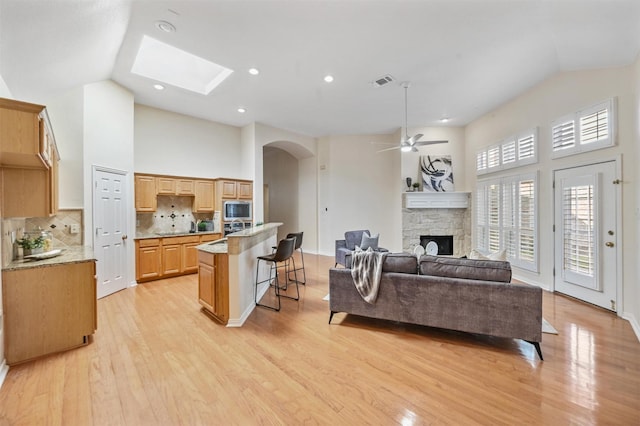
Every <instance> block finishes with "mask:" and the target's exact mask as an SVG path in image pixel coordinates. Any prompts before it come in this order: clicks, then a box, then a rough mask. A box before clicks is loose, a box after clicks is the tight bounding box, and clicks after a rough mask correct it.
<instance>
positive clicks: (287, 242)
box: [254, 238, 300, 311]
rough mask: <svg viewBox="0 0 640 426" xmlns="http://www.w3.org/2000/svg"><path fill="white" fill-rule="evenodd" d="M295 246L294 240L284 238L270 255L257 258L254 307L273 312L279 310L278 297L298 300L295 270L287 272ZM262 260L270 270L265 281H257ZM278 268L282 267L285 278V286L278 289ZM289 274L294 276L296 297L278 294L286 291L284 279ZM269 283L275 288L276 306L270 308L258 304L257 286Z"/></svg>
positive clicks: (298, 293)
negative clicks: (267, 264)
mask: <svg viewBox="0 0 640 426" xmlns="http://www.w3.org/2000/svg"><path fill="white" fill-rule="evenodd" d="M295 244H296V239H295V238H285V239H282V240H280V242H279V243H278V246H277V247H276V251H275V252H274V253H271V254H266V255H264V256H258V263H257V265H256V286H255V290H254V301H255V303H256V306H262V307H264V308H269V309H273V310H274V311H279V310H280V297H286V298H287V299H293V300H300V290H299V289H298V281H297V278H298V276H297V273H296V271H295V270H293V271H289V261H290V259H291V256H292V255H293V251H294V247H295ZM261 260H263V261H265V262H269V263H270V264H271V268H270V269H269V278H267V279H266V280H262V281H258V272H259V271H260V261H261ZM278 267H284V268H285V270H284V276H285V286H283V287H280V282H279V280H278ZM274 269H275V277H274V276H273V271H274ZM289 272H293V273H294V276H295V280H292V281H293V282H295V283H296V297H292V296H287V295H284V294H282V295H281V294H280V290H286V289H287V283H286V277H288V276H289ZM274 280H275V284H271V282H272V281H274ZM265 282H269V285H270V286H271V285H273V286H274V288H275V294H276V300H277V305H276V306H271V305H266V304H263V303H259V302H258V285H260V284H262V283H265Z"/></svg>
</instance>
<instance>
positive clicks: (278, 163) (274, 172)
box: [263, 146, 304, 242]
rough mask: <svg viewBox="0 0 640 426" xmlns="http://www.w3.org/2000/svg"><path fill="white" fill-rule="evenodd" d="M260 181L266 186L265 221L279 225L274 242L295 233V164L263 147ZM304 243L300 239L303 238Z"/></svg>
mask: <svg viewBox="0 0 640 426" xmlns="http://www.w3.org/2000/svg"><path fill="white" fill-rule="evenodd" d="M263 153H264V155H263V168H264V172H263V179H264V184H265V185H268V186H269V221H270V222H282V223H283V225H282V226H281V227H279V228H278V240H280V239H282V238H284V237H285V236H286V235H287V234H288V233H291V232H298V206H299V202H298V182H299V177H298V160H297V159H296V158H295V157H294V156H293V155H291V154H289V153H288V152H286V151H284V150H282V149H279V148H270V147H269V146H266V147H264V151H263ZM303 242H304V235H303Z"/></svg>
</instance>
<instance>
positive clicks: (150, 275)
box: [136, 238, 162, 282]
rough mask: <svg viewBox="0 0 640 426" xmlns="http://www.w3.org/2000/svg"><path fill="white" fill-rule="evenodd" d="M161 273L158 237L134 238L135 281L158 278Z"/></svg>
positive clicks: (160, 253)
mask: <svg viewBox="0 0 640 426" xmlns="http://www.w3.org/2000/svg"><path fill="white" fill-rule="evenodd" d="M161 275H162V252H161V251H160V238H149V239H145V240H136V281H139V282H140V281H149V280H152V279H158V278H160V277H161Z"/></svg>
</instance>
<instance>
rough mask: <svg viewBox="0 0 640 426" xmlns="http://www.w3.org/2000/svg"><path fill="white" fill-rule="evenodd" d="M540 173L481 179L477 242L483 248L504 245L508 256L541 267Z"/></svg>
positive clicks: (523, 264) (526, 265)
mask: <svg viewBox="0 0 640 426" xmlns="http://www.w3.org/2000/svg"><path fill="white" fill-rule="evenodd" d="M537 181H538V177H537V173H532V174H526V175H517V176H508V177H503V178H498V179H487V180H482V181H478V186H477V190H476V214H475V217H476V226H475V239H476V241H475V245H476V247H477V248H478V249H480V251H482V252H485V253H487V252H495V251H498V250H502V249H504V250H505V251H506V253H507V260H509V262H511V264H512V265H514V266H518V267H520V268H523V269H527V270H530V271H534V272H537V271H538V261H537V259H538V239H537V234H538V230H537V223H538V218H537V216H538V208H537V196H538V195H537Z"/></svg>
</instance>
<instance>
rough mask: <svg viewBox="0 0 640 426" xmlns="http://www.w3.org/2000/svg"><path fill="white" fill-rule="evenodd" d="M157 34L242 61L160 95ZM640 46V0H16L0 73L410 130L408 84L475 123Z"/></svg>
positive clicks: (363, 130)
mask: <svg viewBox="0 0 640 426" xmlns="http://www.w3.org/2000/svg"><path fill="white" fill-rule="evenodd" d="M159 20H164V21H168V22H170V23H171V24H173V26H174V27H175V28H176V31H175V32H171V33H167V32H163V31H161V30H160V29H158V28H157V26H156V22H157V21H159ZM145 34H146V35H148V36H151V37H153V38H156V39H158V40H161V41H163V42H165V43H168V44H170V45H173V46H175V47H178V48H180V49H183V50H185V51H187V52H190V53H193V54H195V55H199V56H201V57H203V58H206V59H208V60H210V61H213V62H215V63H218V64H220V65H223V66H225V67H228V68H231V69H232V70H234V72H233V73H232V74H231V76H230V77H229V78H228V79H227V80H225V81H224V82H223V83H222V84H221V85H219V86H218V87H217V88H216V89H214V90H213V91H212V92H211V93H210V94H208V95H206V96H205V95H201V94H196V93H191V92H188V91H186V90H183V89H179V88H176V87H172V86H167V87H166V89H165V90H163V91H157V90H155V89H154V88H153V87H152V85H153V83H154V81H152V80H149V79H146V78H144V77H140V76H138V75H135V74H132V73H131V72H130V71H131V67H132V64H133V61H134V57H135V53H136V52H137V49H138V47H139V45H140V42H141V40H142V37H143V35H145ZM639 52H640V1H637V0H612V1H606V0H598V1H594V0H582V1H577V0H576V1H571V0H556V1H541V0H522V1H505V0H501V1H488V0H466V1H461V0H425V1H403V0H379V1H354V0H340V1H302V0H285V1H270V0H262V1H248V0H235V1H215V0H210V1H207V0H200V1H188V0H187V1H185V0H182V1H153V0H145V1H137V0H133V1H131V0H95V1H90V0H0V75H1V76H2V77H3V79H4V80H5V82H6V84H7V85H8V87H9V88H10V90H11V92H12V94H13V96H14V97H15V98H17V99H22V100H26V101H32V102H40V103H46V101H47V99H51V97H55V96H58V95H60V94H63V93H65V92H66V91H68V90H70V89H72V88H74V87H78V86H80V85H84V84H87V83H92V82H95V81H100V80H105V79H112V80H114V81H116V82H118V83H119V84H121V85H122V86H124V87H126V88H127V89H129V90H130V91H131V92H132V93H133V94H134V96H135V101H136V102H137V103H141V104H145V105H150V106H153V107H157V108H161V109H165V110H169V111H174V112H178V113H182V114H187V115H191V116H195V117H200V118H205V119H208V120H213V121H217V122H221V123H227V124H231V125H235V126H244V125H246V124H248V123H251V122H254V121H255V122H261V123H265V124H268V125H271V126H275V127H278V128H282V129H287V130H291V131H295V132H299V133H302V134H306V135H310V136H323V135H331V134H374V133H390V132H393V131H395V130H397V129H398V128H399V127H401V126H403V125H404V91H403V89H402V88H401V86H400V83H401V82H403V81H410V82H411V86H410V88H409V89H408V125H409V127H418V126H436V125H442V124H441V123H440V122H439V120H440V119H441V118H443V117H449V118H450V121H449V122H448V123H447V124H446V125H454V126H460V125H465V124H467V123H469V122H470V121H472V120H474V119H476V118H478V117H479V116H481V115H483V114H486V113H487V112H489V111H490V110H492V109H493V108H495V107H496V106H498V105H500V104H502V103H504V102H505V101H507V100H509V99H511V98H513V97H515V96H517V95H518V94H519V93H522V92H523V91H525V90H527V89H528V88H530V87H532V86H534V85H536V84H537V83H539V82H541V81H542V80H544V79H546V78H548V77H549V76H551V75H553V74H554V73H557V72H561V71H571V70H580V69H590V68H607V67H618V66H625V65H629V64H631V63H633V61H635V60H636V58H637V57H638V53H639ZM251 67H256V68H258V69H259V70H260V74H259V75H257V76H253V75H250V74H249V73H248V69H249V68H251ZM327 74H331V75H332V76H333V77H334V81H333V82H332V83H326V82H325V81H324V80H323V77H324V76H325V75H327ZM384 75H390V76H392V77H393V78H394V81H393V82H391V83H389V84H386V85H384V86H382V87H375V86H374V85H373V84H372V82H373V81H374V80H376V79H378V78H379V77H382V76H384ZM238 107H244V108H246V112H245V113H244V114H241V113H239V112H238V111H237V109H238Z"/></svg>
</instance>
